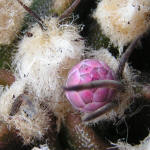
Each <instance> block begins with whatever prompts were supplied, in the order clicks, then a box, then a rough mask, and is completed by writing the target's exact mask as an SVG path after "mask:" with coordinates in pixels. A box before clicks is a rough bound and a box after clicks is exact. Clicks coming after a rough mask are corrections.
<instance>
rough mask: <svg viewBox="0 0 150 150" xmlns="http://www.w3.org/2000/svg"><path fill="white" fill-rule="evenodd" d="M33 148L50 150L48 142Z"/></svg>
mask: <svg viewBox="0 0 150 150" xmlns="http://www.w3.org/2000/svg"><path fill="white" fill-rule="evenodd" d="M32 150H50V149H49V147H48V145H47V144H44V145H40V148H38V147H34V148H33V149H32Z"/></svg>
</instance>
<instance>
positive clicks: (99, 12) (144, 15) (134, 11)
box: [94, 0, 150, 53]
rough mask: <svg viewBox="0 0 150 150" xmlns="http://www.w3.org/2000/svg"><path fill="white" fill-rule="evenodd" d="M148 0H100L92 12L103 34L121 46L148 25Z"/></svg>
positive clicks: (149, 13)
mask: <svg viewBox="0 0 150 150" xmlns="http://www.w3.org/2000/svg"><path fill="white" fill-rule="evenodd" d="M149 6H150V1H149V0H134V1H133V0H102V1H100V2H99V3H98V7H97V9H96V11H95V13H94V18H95V19H96V20H97V21H98V23H99V24H100V26H101V29H102V31H103V32H104V34H105V35H106V36H107V37H109V38H110V40H111V42H112V43H113V44H114V45H115V46H118V47H119V50H120V53H121V52H122V50H123V47H124V46H125V45H127V44H128V43H129V42H131V41H132V40H134V39H135V38H136V37H137V36H138V35H140V34H142V33H143V32H145V31H147V29H148V28H149V27H150V19H149V15H150V9H149Z"/></svg>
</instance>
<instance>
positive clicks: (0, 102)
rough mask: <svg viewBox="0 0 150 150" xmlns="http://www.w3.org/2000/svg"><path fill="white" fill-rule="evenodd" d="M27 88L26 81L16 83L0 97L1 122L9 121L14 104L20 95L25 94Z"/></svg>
mask: <svg viewBox="0 0 150 150" xmlns="http://www.w3.org/2000/svg"><path fill="white" fill-rule="evenodd" d="M24 87H25V82H24V80H18V81H15V82H14V83H13V84H12V85H11V86H10V87H9V88H8V87H7V88H6V89H5V91H4V92H3V93H2V95H1V96H0V120H2V121H7V119H8V117H9V113H10V110H11V107H12V104H13V102H14V100H15V98H17V97H18V96H19V95H20V94H22V93H23V91H24Z"/></svg>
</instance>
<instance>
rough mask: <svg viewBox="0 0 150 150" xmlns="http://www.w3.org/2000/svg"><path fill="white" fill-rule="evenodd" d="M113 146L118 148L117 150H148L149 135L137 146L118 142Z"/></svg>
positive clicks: (149, 147) (149, 145)
mask: <svg viewBox="0 0 150 150" xmlns="http://www.w3.org/2000/svg"><path fill="white" fill-rule="evenodd" d="M113 145H115V146H116V148H118V150H150V135H148V136H147V137H146V138H145V139H144V140H143V141H141V142H140V144H139V145H135V146H132V145H130V144H128V143H123V142H118V143H117V144H114V143H113Z"/></svg>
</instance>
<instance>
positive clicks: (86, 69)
mask: <svg viewBox="0 0 150 150" xmlns="http://www.w3.org/2000/svg"><path fill="white" fill-rule="evenodd" d="M94 80H115V75H114V73H113V71H112V70H111V69H110V68H109V66H108V65H107V64H105V63H104V62H102V61H98V60H94V59H86V60H83V61H81V62H80V63H79V64H77V65H76V66H74V67H73V68H72V69H71V70H70V72H69V74H68V79H67V83H66V86H67V87H69V86H74V85H79V84H83V83H88V82H90V81H94ZM113 94H114V90H113V89H110V88H93V89H87V90H82V91H68V92H66V96H67V98H68V100H69V101H70V103H71V104H72V105H73V107H75V108H76V109H78V110H80V111H82V112H92V111H95V110H97V109H98V108H100V107H102V106H104V105H105V104H107V103H108V102H110V101H111V99H112V97H113Z"/></svg>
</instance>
